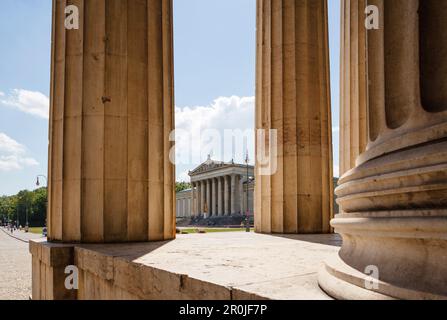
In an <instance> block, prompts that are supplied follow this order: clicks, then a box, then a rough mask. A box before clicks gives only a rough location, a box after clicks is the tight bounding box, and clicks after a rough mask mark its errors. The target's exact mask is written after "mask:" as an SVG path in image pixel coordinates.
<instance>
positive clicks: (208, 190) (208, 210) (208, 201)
mask: <svg viewBox="0 0 447 320" xmlns="http://www.w3.org/2000/svg"><path fill="white" fill-rule="evenodd" d="M205 207H206V208H205V209H206V218H209V217H210V216H211V180H209V179H208V180H206V206H205Z"/></svg>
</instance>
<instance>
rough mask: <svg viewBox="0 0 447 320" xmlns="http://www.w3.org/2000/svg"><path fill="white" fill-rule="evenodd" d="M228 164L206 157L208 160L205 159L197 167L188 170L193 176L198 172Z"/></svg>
mask: <svg viewBox="0 0 447 320" xmlns="http://www.w3.org/2000/svg"><path fill="white" fill-rule="evenodd" d="M225 166H228V163H225V162H222V161H214V160H212V159H211V158H209V157H208V160H206V161H205V162H204V163H202V164H201V165H199V166H198V167H197V168H195V169H194V170H192V171H190V172H189V176H194V175H197V174H200V173H204V172H207V171H211V170H214V169H218V168H222V167H225Z"/></svg>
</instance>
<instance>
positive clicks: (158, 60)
mask: <svg viewBox="0 0 447 320" xmlns="http://www.w3.org/2000/svg"><path fill="white" fill-rule="evenodd" d="M73 4H74V5H77V6H78V8H79V10H80V17H81V21H80V28H79V30H75V29H73V30H67V29H65V27H64V20H65V2H64V1H54V10H53V15H54V16H53V45H52V72H51V73H52V75H51V107H50V150H49V202H48V206H49V208H48V212H49V214H48V238H49V240H51V241H53V240H54V241H63V242H83V243H87V242H88V243H104V242H111V243H114V242H126V241H130V242H133V241H153V240H155V241H160V240H165V239H173V238H174V237H175V203H174V202H175V190H174V180H175V177H174V175H175V172H174V165H173V164H172V163H171V161H170V159H169V153H170V150H171V148H172V147H173V142H171V141H170V139H169V135H170V133H171V131H172V130H173V129H174V100H173V97H174V92H173V52H172V51H173V48H172V42H173V41H172V1H171V0H142V1H121V0H97V1H81V0H74V1H73Z"/></svg>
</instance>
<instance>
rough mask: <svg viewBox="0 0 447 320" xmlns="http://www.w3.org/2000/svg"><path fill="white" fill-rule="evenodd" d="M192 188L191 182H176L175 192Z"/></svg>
mask: <svg viewBox="0 0 447 320" xmlns="http://www.w3.org/2000/svg"><path fill="white" fill-rule="evenodd" d="M188 189H191V184H190V183H187V182H176V183H175V192H176V193H177V192H181V191H184V190H188Z"/></svg>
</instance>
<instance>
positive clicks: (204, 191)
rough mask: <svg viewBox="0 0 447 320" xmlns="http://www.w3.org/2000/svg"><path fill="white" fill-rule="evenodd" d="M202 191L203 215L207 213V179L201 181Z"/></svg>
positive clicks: (201, 208)
mask: <svg viewBox="0 0 447 320" xmlns="http://www.w3.org/2000/svg"><path fill="white" fill-rule="evenodd" d="M200 185H201V186H202V187H201V192H200V214H201V215H203V214H204V213H205V203H206V181H205V180H202V181H200Z"/></svg>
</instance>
